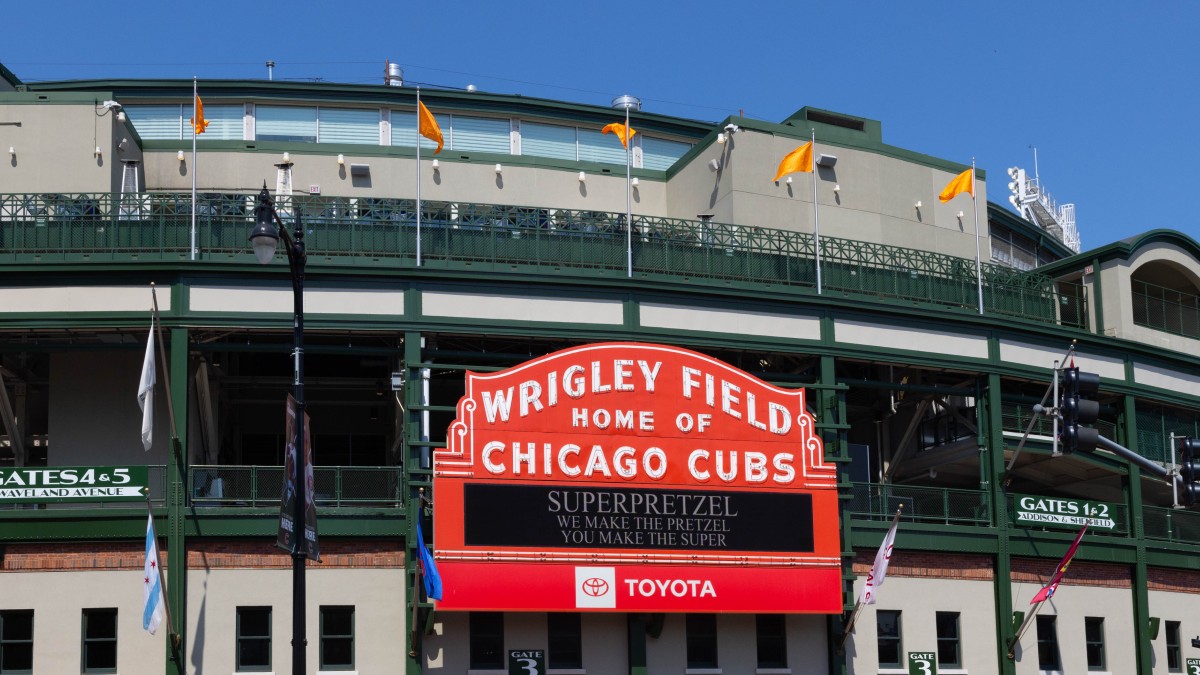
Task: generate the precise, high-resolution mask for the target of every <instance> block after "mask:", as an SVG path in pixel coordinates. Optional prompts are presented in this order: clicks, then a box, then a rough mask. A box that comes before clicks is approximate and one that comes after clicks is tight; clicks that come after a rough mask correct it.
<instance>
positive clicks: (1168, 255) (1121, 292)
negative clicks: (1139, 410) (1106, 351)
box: [1084, 244, 1200, 354]
mask: <svg viewBox="0 0 1200 675" xmlns="http://www.w3.org/2000/svg"><path fill="white" fill-rule="evenodd" d="M1155 262H1168V263H1171V264H1173V265H1177V266H1179V267H1181V268H1183V269H1185V270H1187V271H1188V272H1189V273H1190V274H1191V276H1193V277H1196V276H1200V262H1198V261H1197V260H1196V259H1195V258H1193V257H1192V256H1191V255H1189V254H1188V253H1187V252H1186V251H1184V250H1183V249H1181V248H1179V247H1178V246H1174V245H1171V244H1153V245H1150V246H1146V247H1144V248H1142V249H1139V250H1138V251H1137V252H1136V253H1134V255H1133V256H1132V257H1131V258H1129V259H1128V260H1109V261H1107V262H1105V263H1103V264H1102V265H1101V269H1100V283H1101V285H1102V292H1103V294H1104V298H1103V301H1104V304H1103V307H1104V326H1103V327H1102V328H1103V330H1102V332H1103V333H1104V334H1105V335H1110V336H1113V337H1119V338H1124V339H1126V340H1133V341H1134V342H1141V343H1143V344H1149V345H1153V346H1154V347H1157V348H1159V349H1168V350H1171V351H1176V352H1183V353H1190V354H1194V353H1196V351H1197V350H1198V349H1200V340H1196V339H1194V338H1187V337H1183V336H1182V335H1174V334H1171V333H1166V332H1163V331H1160V330H1155V329H1153V328H1147V327H1145V326H1138V325H1135V324H1134V323H1133V293H1132V284H1131V281H1130V280H1131V278H1132V277H1133V274H1134V273H1135V272H1136V271H1137V269H1138V268H1139V267H1141V266H1142V265H1146V264H1149V263H1155ZM1093 279H1094V276H1093V275H1088V276H1086V277H1085V278H1084V280H1085V281H1086V282H1089V284H1090V285H1092V288H1091V290H1090V291H1089V293H1090V297H1091V298H1092V299H1093V302H1094V299H1095V287H1094V281H1093ZM1092 320H1093V325H1095V312H1094V310H1093V312H1092Z"/></svg>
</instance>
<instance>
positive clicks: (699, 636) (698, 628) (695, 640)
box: [685, 614, 718, 668]
mask: <svg viewBox="0 0 1200 675" xmlns="http://www.w3.org/2000/svg"><path fill="white" fill-rule="evenodd" d="M685 627H686V631H687V667H688V668H716V667H718V666H717V615H716V614H688V615H687V618H686V625H685Z"/></svg>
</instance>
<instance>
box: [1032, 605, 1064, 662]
mask: <svg viewBox="0 0 1200 675" xmlns="http://www.w3.org/2000/svg"><path fill="white" fill-rule="evenodd" d="M1056 618H1057V617H1053V616H1039V617H1038V618H1037V642H1038V667H1039V668H1041V669H1042V670H1058V669H1059V657H1058V627H1057V626H1056V625H1055V622H1054V620H1055V619H1056Z"/></svg>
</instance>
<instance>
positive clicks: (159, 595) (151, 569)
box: [142, 515, 166, 635]
mask: <svg viewBox="0 0 1200 675" xmlns="http://www.w3.org/2000/svg"><path fill="white" fill-rule="evenodd" d="M144 567H145V570H144V571H143V573H142V576H143V578H142V628H145V629H146V630H148V631H150V634H151V635H154V632H155V631H157V630H158V624H160V623H162V620H163V616H165V615H166V610H165V605H166V598H164V597H163V588H162V585H161V584H159V580H160V579H161V577H160V576H159V573H158V539H157V538H156V537H155V536H154V516H153V515H150V516H149V517H148V519H147V522H146V557H145V559H144Z"/></svg>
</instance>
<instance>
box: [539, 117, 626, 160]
mask: <svg viewBox="0 0 1200 675" xmlns="http://www.w3.org/2000/svg"><path fill="white" fill-rule="evenodd" d="M521 154H522V155H533V156H536V157H552V158H554V159H569V160H571V161H575V160H576V159H578V158H579V153H578V151H577V150H576V148H575V127H564V126H559V125H557V124H538V123H536V122H522V123H521ZM621 161H625V160H624V159H622V160H621Z"/></svg>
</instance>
